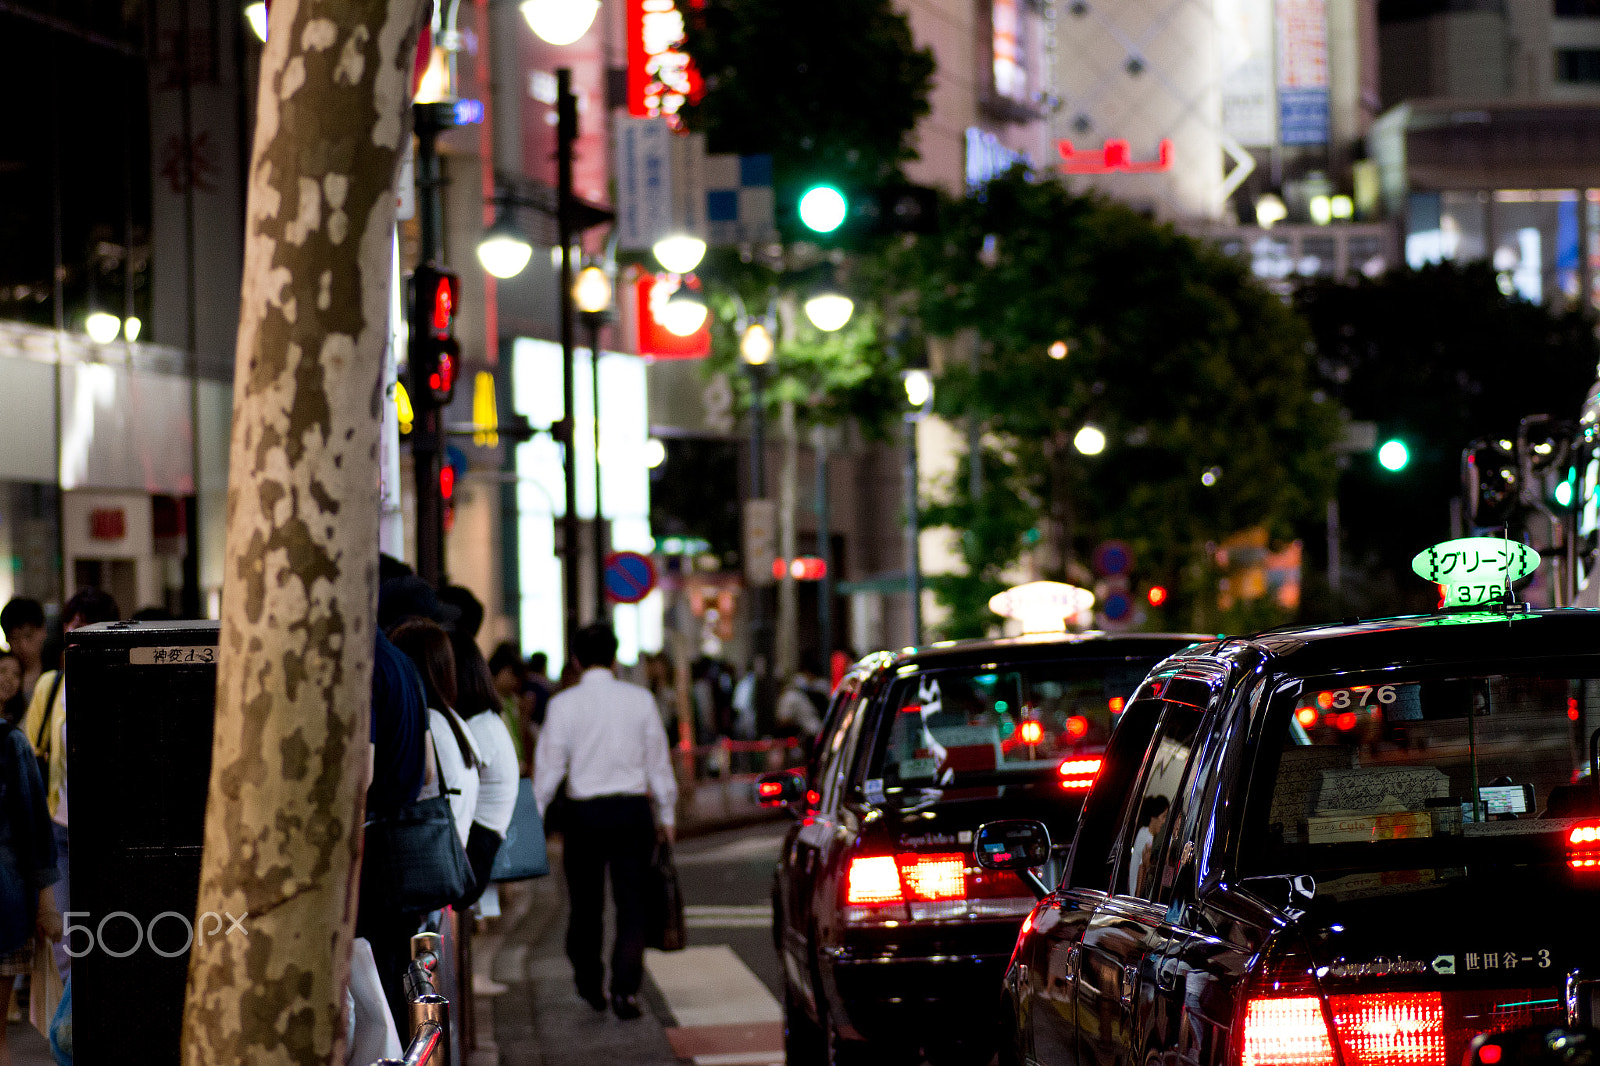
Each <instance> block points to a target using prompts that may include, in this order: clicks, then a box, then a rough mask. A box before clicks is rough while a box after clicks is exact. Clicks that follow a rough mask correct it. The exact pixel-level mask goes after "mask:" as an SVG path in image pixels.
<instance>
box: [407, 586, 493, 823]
mask: <svg viewBox="0 0 1600 1066" xmlns="http://www.w3.org/2000/svg"><path fill="white" fill-rule="evenodd" d="M389 639H390V640H392V641H394V646H395V647H397V648H399V649H400V650H401V651H403V652H405V653H406V655H408V656H409V657H410V658H411V661H412V663H414V664H415V665H416V668H417V673H419V674H421V675H422V691H423V693H424V694H425V695H426V697H427V701H428V733H429V735H430V739H429V744H428V747H427V750H426V751H424V753H423V757H424V758H425V759H426V757H427V756H428V755H429V754H432V755H433V763H434V765H435V766H436V767H437V773H436V774H434V775H433V776H432V778H431V779H427V780H425V781H424V783H423V786H422V791H421V793H420V794H419V798H421V799H428V798H430V797H433V796H437V795H439V794H440V790H441V789H442V790H443V791H444V794H445V795H446V796H448V797H449V803H450V814H451V816H452V817H454V818H455V822H456V833H457V834H458V835H459V836H460V837H461V846H462V847H463V848H465V847H466V846H467V839H468V838H469V837H470V836H471V834H472V818H473V814H474V813H475V812H476V811H477V807H478V790H479V787H480V782H479V780H478V764H479V763H480V762H481V761H482V757H481V756H480V755H479V754H478V742H477V741H476V740H475V739H474V738H473V735H472V730H470V729H469V728H467V723H466V722H464V721H462V719H461V716H460V715H458V714H457V713H456V710H455V703H456V657H455V653H454V652H453V651H452V650H451V649H450V635H449V634H448V633H446V632H445V631H444V627H443V626H441V625H439V624H438V623H437V622H433V621H430V620H429V619H426V618H407V619H406V620H405V621H403V622H401V623H400V624H399V625H397V626H395V627H394V629H392V630H391V631H390V632H389ZM441 782H442V784H441Z"/></svg>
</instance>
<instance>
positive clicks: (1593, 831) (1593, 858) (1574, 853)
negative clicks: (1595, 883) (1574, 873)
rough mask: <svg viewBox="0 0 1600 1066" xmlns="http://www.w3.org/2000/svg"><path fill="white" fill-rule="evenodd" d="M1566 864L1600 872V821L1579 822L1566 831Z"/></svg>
mask: <svg viewBox="0 0 1600 1066" xmlns="http://www.w3.org/2000/svg"><path fill="white" fill-rule="evenodd" d="M1567 865H1568V866H1570V867H1572V868H1573V869H1574V870H1583V871H1584V872H1586V873H1600V822H1594V821H1590V822H1580V823H1578V824H1577V825H1575V826H1573V827H1572V829H1571V830H1570V831H1569V832H1568V833H1567Z"/></svg>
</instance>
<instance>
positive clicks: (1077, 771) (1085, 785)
mask: <svg viewBox="0 0 1600 1066" xmlns="http://www.w3.org/2000/svg"><path fill="white" fill-rule="evenodd" d="M1104 761H1105V760H1103V759H1099V758H1088V759H1063V760H1062V762H1061V765H1060V766H1057V767H1056V773H1057V774H1059V775H1060V776H1061V787H1062V788H1064V789H1066V790H1067V791H1068V792H1087V791H1088V790H1089V786H1090V785H1092V784H1094V778H1095V775H1096V774H1098V773H1099V772H1100V766H1101V764H1102V763H1103V762H1104Z"/></svg>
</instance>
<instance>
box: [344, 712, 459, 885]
mask: <svg viewBox="0 0 1600 1066" xmlns="http://www.w3.org/2000/svg"><path fill="white" fill-rule="evenodd" d="M429 739H430V741H431V742H432V743H433V745H434V764H435V765H436V766H439V769H438V774H439V794H438V795H437V796H429V797H428V798H427V799H419V800H413V801H412V802H410V803H407V804H405V805H403V806H401V807H400V808H399V809H398V810H396V811H394V812H393V813H391V814H380V815H377V816H375V817H372V818H369V819H368V820H367V823H366V826H365V833H366V839H365V842H364V846H363V854H362V859H361V905H362V907H363V908H365V907H369V906H370V907H372V908H373V910H372V913H374V914H376V913H387V914H426V913H429V912H431V911H436V910H439V909H441V908H443V907H448V906H454V905H455V904H457V903H459V902H461V901H462V900H464V899H466V898H467V897H468V896H470V895H471V894H472V889H473V887H474V882H473V876H472V864H471V863H470V862H469V861H468V859H467V850H466V848H464V847H463V846H462V844H461V836H460V834H458V833H457V832H456V821H455V817H454V816H453V815H452V814H451V813H450V792H451V791H452V790H450V789H448V788H446V787H445V786H446V782H445V780H444V770H443V767H442V766H440V764H439V756H438V751H439V748H438V741H437V740H434V739H433V738H432V733H431V731H430V734H429Z"/></svg>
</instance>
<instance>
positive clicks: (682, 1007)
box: [644, 944, 783, 1027]
mask: <svg viewBox="0 0 1600 1066" xmlns="http://www.w3.org/2000/svg"><path fill="white" fill-rule="evenodd" d="M644 965H645V969H646V970H647V971H648V972H649V974H650V980H651V981H653V982H655V986H656V987H657V988H658V989H660V990H661V994H662V996H663V998H665V999H666V1001H667V1008H668V1009H669V1010H671V1011H672V1016H673V1017H674V1018H675V1019H677V1022H678V1024H679V1025H680V1026H684V1027H689V1026H699V1025H749V1024H752V1023H755V1022H780V1021H782V1020H783V1010H782V1008H780V1007H779V1006H778V1001H777V1000H776V999H775V998H773V995H772V993H771V992H769V991H767V986H766V985H764V984H762V983H761V979H760V978H758V977H757V976H756V975H755V974H754V973H752V972H751V971H750V967H748V966H746V965H745V964H744V962H743V961H742V960H741V959H740V958H739V956H738V955H736V954H734V951H733V949H732V948H731V947H729V946H728V945H726V944H714V945H708V946H700V947H690V948H685V949H684V950H682V951H673V952H660V951H653V950H652V951H647V952H645V958H644Z"/></svg>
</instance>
